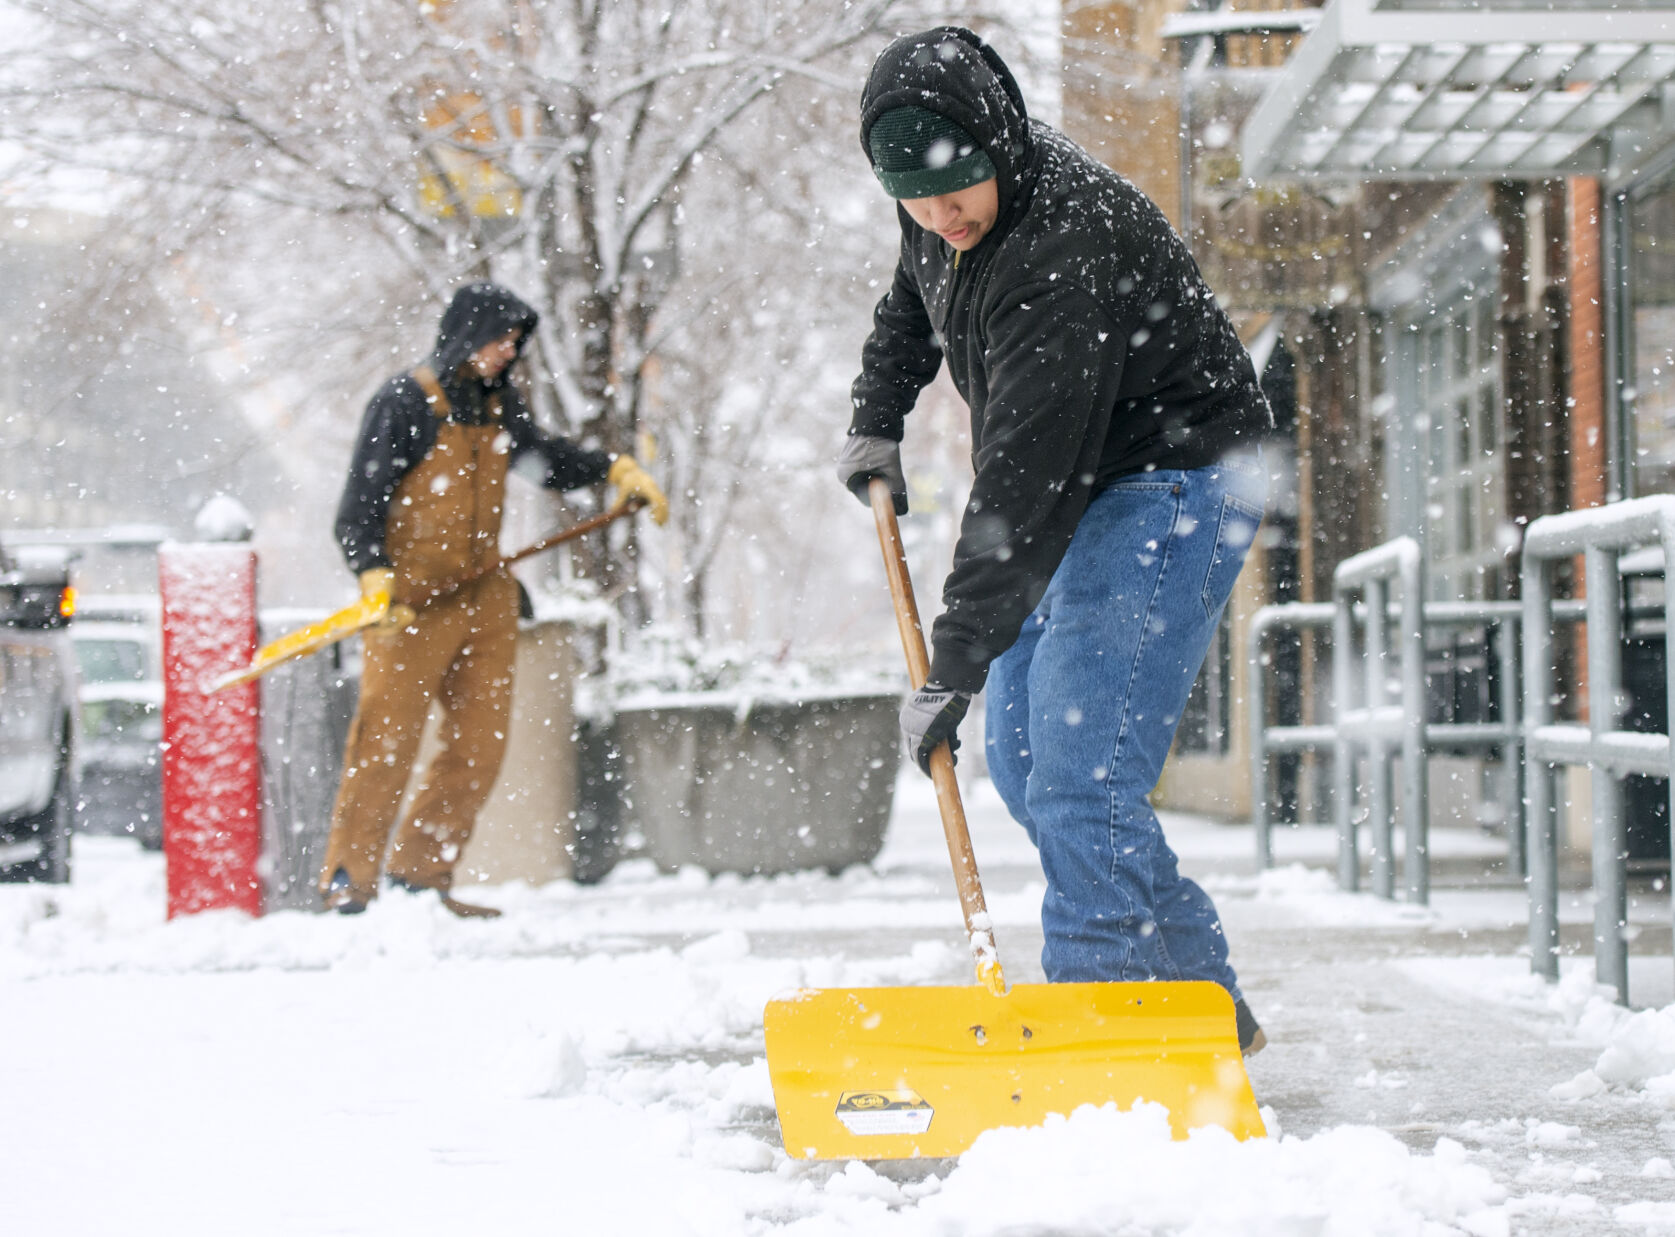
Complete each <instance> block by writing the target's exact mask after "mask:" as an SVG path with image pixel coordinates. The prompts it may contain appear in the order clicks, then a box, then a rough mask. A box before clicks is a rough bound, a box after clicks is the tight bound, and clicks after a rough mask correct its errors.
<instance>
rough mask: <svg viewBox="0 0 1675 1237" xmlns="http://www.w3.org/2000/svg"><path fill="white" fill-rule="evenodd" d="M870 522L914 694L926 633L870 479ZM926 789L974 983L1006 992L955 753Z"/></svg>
mask: <svg viewBox="0 0 1675 1237" xmlns="http://www.w3.org/2000/svg"><path fill="white" fill-rule="evenodd" d="M867 497H868V498H869V499H870V500H871V501H872V515H873V519H874V520H875V521H876V522H877V524H878V544H879V547H880V548H881V549H882V550H883V551H884V574H885V575H886V576H888V577H889V580H890V598H891V600H893V601H894V602H895V604H896V630H897V631H899V632H900V633H901V647H902V652H903V653H905V654H907V677H908V681H909V682H910V683H912V685H913V690H914V691H918V690H919V689H920V688H921V687H923V686H924V685H925V680H927V679H928V678H930V674H931V663H930V657H929V656H928V655H927V654H926V652H925V632H924V628H923V627H921V626H920V624H919V607H918V605H917V604H916V603H915V602H914V600H913V580H912V578H911V577H910V576H909V575H908V573H907V555H906V553H905V552H904V551H903V550H902V544H901V528H900V526H899V525H897V523H896V504H895V500H894V499H893V498H892V497H891V496H890V484H889V482H887V481H882V480H880V479H878V478H877V477H874V478H873V479H872V480H871V481H869V482H868V483H867ZM930 765H931V783H932V784H933V785H934V786H935V787H936V805H937V807H938V808H940V809H941V811H942V833H943V836H944V837H945V838H946V839H947V841H948V858H949V859H950V860H951V861H952V862H953V865H954V885H955V887H956V888H957V889H958V890H959V894H960V911H961V913H962V914H963V915H964V916H965V930H966V935H967V937H968V938H969V940H970V941H971V949H972V954H973V956H974V958H975V960H976V963H977V982H978V983H980V984H983V985H984V986H985V987H987V988H988V989H989V990H990V991H992V992H994V993H995V994H996V995H1000V994H1003V993H1004V992H1005V991H1006V979H1005V977H1004V976H1003V975H1002V973H1001V969H1000V958H999V956H998V955H997V954H996V952H995V943H994V927H993V925H992V924H991V923H990V922H989V908H988V906H987V904H986V903H985V902H984V901H983V881H982V878H981V877H979V876H978V874H977V856H976V855H974V854H973V853H972V850H971V830H970V829H969V828H968V827H967V826H966V823H965V807H964V805H963V804H961V802H960V784H959V781H958V780H957V779H956V778H955V776H954V753H953V752H952V751H951V750H950V748H949V746H948V744H946V743H939V744H938V745H937V747H936V750H935V751H933V752H932V753H931V759H930Z"/></svg>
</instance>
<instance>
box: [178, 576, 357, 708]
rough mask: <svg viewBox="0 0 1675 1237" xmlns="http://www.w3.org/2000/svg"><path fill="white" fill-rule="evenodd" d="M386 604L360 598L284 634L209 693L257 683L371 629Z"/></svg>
mask: <svg viewBox="0 0 1675 1237" xmlns="http://www.w3.org/2000/svg"><path fill="white" fill-rule="evenodd" d="M386 605H387V603H385V602H381V601H371V600H367V599H365V598H362V599H361V600H360V601H357V602H356V603H355V604H354V605H352V606H345V607H344V608H343V609H341V610H339V611H338V612H337V613H335V614H328V615H327V616H326V617H325V618H323V619H321V620H320V621H319V622H317V623H310V624H309V625H308V626H307V627H299V628H297V630H295V631H291V632H286V633H285V634H284V635H283V636H280V637H279V639H277V640H274V641H272V642H271V643H268V644H264V645H263V646H262V647H261V648H259V649H257V650H256V656H255V657H253V658H252V659H251V661H250V664H249V665H248V666H240V667H239V668H238V669H237V670H229V671H227V673H226V674H223V675H221V676H220V677H219V678H217V679H215V680H214V681H213V682H211V683H210V684H209V691H210V692H218V691H225V690H226V689H227V688H229V687H238V686H239V685H240V684H243V683H248V682H250V681H251V680H252V679H259V678H261V676H262V675H264V674H266V673H267V672H268V671H269V670H272V669H273V668H274V667H275V666H278V665H282V664H283V663H285V662H288V661H291V660H293V659H295V658H298V657H305V656H307V655H308V654H309V653H313V652H316V651H318V650H320V649H323V648H325V647H326V646H327V645H329V644H336V643H337V642H338V641H339V640H345V639H348V638H349V637H350V636H352V635H354V634H355V633H356V632H357V631H361V630H362V629H364V628H367V627H370V626H372V624H374V623H376V622H378V621H379V620H380V619H382V618H383V617H384V612H385V608H386Z"/></svg>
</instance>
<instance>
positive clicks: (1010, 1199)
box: [788, 1104, 1509, 1237]
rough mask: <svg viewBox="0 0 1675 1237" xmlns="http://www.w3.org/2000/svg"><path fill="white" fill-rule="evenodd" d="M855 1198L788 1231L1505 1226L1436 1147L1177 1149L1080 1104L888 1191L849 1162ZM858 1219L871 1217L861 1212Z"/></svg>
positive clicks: (1491, 1191)
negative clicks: (943, 1170)
mask: <svg viewBox="0 0 1675 1237" xmlns="http://www.w3.org/2000/svg"><path fill="white" fill-rule="evenodd" d="M826 1190H827V1192H828V1193H829V1194H830V1193H833V1192H835V1191H839V1190H842V1191H844V1192H846V1193H851V1194H852V1195H853V1196H854V1199H855V1202H854V1203H853V1204H852V1205H851V1206H848V1207H845V1208H844V1209H843V1215H842V1218H841V1220H840V1219H839V1218H838V1216H837V1215H835V1214H828V1215H827V1216H825V1217H822V1218H821V1219H819V1220H814V1221H810V1222H807V1223H804V1224H799V1225H793V1226H791V1228H790V1229H789V1230H788V1231H791V1232H796V1233H799V1234H801V1233H808V1234H817V1233H848V1232H856V1231H869V1232H874V1233H878V1234H881V1235H884V1237H896V1235H899V1237H917V1235H919V1234H925V1235H927V1237H929V1235H931V1234H954V1233H958V1234H967V1235H970V1237H981V1235H986V1234H995V1235H996V1237H998V1235H1000V1234H1011V1233H1025V1232H1028V1233H1169V1234H1178V1235H1180V1237H1198V1235H1202V1237H1212V1235H1213V1237H1221V1235H1223V1234H1228V1233H1239V1234H1244V1235H1247V1237H1262V1235H1264V1234H1296V1233H1356V1234H1366V1235H1368V1237H1376V1235H1379V1234H1392V1235H1394V1234H1423V1233H1443V1232H1459V1233H1469V1234H1474V1235H1480V1237H1490V1235H1491V1234H1502V1233H1506V1232H1508V1231H1509V1225H1508V1218H1507V1214H1506V1207H1505V1204H1506V1191H1505V1190H1504V1189H1503V1188H1502V1187H1500V1186H1499V1185H1497V1184H1496V1183H1495V1182H1494V1180H1493V1179H1492V1178H1491V1176H1490V1174H1489V1173H1488V1172H1487V1171H1486V1170H1485V1169H1483V1168H1482V1167H1480V1166H1478V1165H1475V1164H1473V1163H1472V1162H1471V1160H1470V1157H1469V1154H1468V1153H1467V1151H1466V1149H1465V1148H1464V1147H1463V1146H1461V1145H1460V1144H1459V1143H1457V1142H1454V1141H1453V1140H1451V1139H1446V1138H1444V1139H1441V1140H1440V1141H1439V1142H1438V1143H1437V1147H1436V1151H1435V1153H1434V1154H1432V1155H1420V1154H1415V1153H1414V1152H1412V1151H1410V1150H1409V1149H1408V1148H1406V1147H1405V1146H1403V1145H1402V1144H1401V1143H1400V1142H1398V1141H1397V1140H1396V1139H1395V1138H1394V1137H1392V1136H1391V1135H1389V1134H1386V1133H1384V1132H1383V1131H1381V1130H1375V1129H1371V1128H1369V1127H1366V1126H1340V1127H1339V1128H1337V1129H1333V1130H1328V1131H1326V1132H1324V1133H1321V1134H1318V1135H1316V1136H1314V1137H1313V1138H1307V1139H1297V1138H1284V1137H1282V1138H1267V1139H1254V1140H1252V1141H1250V1142H1245V1143H1240V1142H1237V1141H1236V1140H1234V1138H1233V1137H1232V1136H1231V1135H1229V1134H1227V1133H1225V1132H1224V1131H1221V1130H1201V1131H1198V1132H1197V1133H1195V1134H1194V1135H1193V1136H1192V1137H1191V1138H1190V1139H1187V1140H1186V1141H1183V1142H1176V1141H1173V1140H1172V1139H1171V1138H1170V1136H1169V1125H1168V1117H1167V1114H1166V1113H1165V1112H1164V1110H1163V1109H1161V1108H1159V1107H1157V1106H1156V1105H1150V1104H1146V1105H1140V1106H1137V1107H1136V1108H1135V1110H1134V1111H1132V1112H1126V1113H1125V1112H1119V1111H1117V1109H1116V1108H1115V1106H1113V1105H1106V1106H1105V1107H1104V1108H1098V1109H1095V1108H1091V1107H1089V1108H1082V1109H1079V1110H1078V1111H1076V1112H1075V1113H1073V1114H1071V1116H1070V1117H1069V1118H1068V1119H1066V1118H1051V1119H1049V1120H1048V1122H1047V1124H1046V1125H1044V1126H1042V1127H1040V1128H1037V1129H1027V1130H1025V1129H1003V1130H994V1131H991V1132H989V1133H986V1134H983V1135H982V1136H980V1137H979V1138H978V1140H977V1142H976V1144H975V1145H974V1146H973V1147H972V1148H971V1150H970V1151H968V1152H967V1153H966V1154H965V1155H964V1156H962V1157H961V1158H960V1161H959V1164H958V1166H957V1167H956V1168H954V1169H953V1170H952V1171H951V1172H950V1173H949V1174H948V1175H947V1177H946V1178H944V1179H937V1178H935V1177H932V1178H930V1179H928V1180H926V1181H923V1182H918V1183H915V1184H912V1185H909V1186H896V1185H893V1184H892V1183H890V1182H888V1181H886V1180H884V1179H883V1178H881V1177H879V1176H878V1175H877V1174H876V1173H875V1172H873V1171H872V1170H871V1169H869V1168H867V1167H866V1166H864V1165H861V1164H851V1165H849V1166H848V1167H847V1168H846V1169H845V1170H844V1172H843V1173H842V1174H841V1175H840V1176H838V1177H836V1178H834V1179H833V1180H832V1181H831V1182H829V1183H828V1184H827V1186H826ZM869 1212H870V1214H869Z"/></svg>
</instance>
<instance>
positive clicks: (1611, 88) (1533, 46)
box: [1241, 0, 1675, 180]
mask: <svg viewBox="0 0 1675 1237" xmlns="http://www.w3.org/2000/svg"><path fill="white" fill-rule="evenodd" d="M1672 140H1675V10H1671V9H1668V8H1661V9H1624V10H1612V9H1586V10H1583V9H1571V10H1567V11H1550V10H1531V9H1510V8H1502V9H1493V8H1481V9H1473V10H1465V9H1447V10H1436V9H1425V10H1414V9H1404V10H1396V11H1380V10H1379V9H1377V8H1376V7H1375V3H1374V0H1333V2H1332V3H1331V4H1330V5H1329V6H1328V7H1327V8H1325V9H1324V10H1322V11H1321V17H1320V22H1319V25H1318V26H1317V27H1316V28H1315V29H1314V31H1313V32H1312V33H1311V34H1310V35H1309V36H1308V37H1307V38H1306V39H1305V40H1304V41H1303V43H1302V44H1301V45H1300V46H1299V47H1298V49H1297V50H1296V52H1295V53H1293V55H1292V57H1291V60H1290V62H1289V63H1288V64H1287V65H1286V67H1285V69H1284V70H1283V71H1282V72H1281V73H1280V76H1279V79H1278V81H1276V83H1275V84H1274V86H1273V88H1272V89H1271V90H1270V91H1269V93H1268V94H1267V95H1266V96H1265V97H1264V99H1263V101H1262V103H1261V104H1260V105H1259V106H1258V107H1257V109H1256V111H1255V112H1254V113H1253V114H1252V115H1251V117H1250V119H1249V120H1248V121H1247V122H1246V124H1245V127H1244V132H1243V136H1242V139H1241V153H1242V156H1243V162H1244V167H1245V174H1246V175H1247V176H1249V177H1251V178H1252V179H1254V180H1270V179H1309V178H1331V179H1354V180H1455V179H1534V178H1542V177H1548V176H1564V175H1598V176H1604V177H1606V178H1607V179H1611V180H1621V179H1626V178H1628V177H1631V176H1632V175H1633V174H1634V173H1635V171H1636V169H1637V168H1638V167H1639V166H1641V165H1642V164H1643V163H1644V162H1645V161H1646V160H1647V159H1649V158H1650V157H1651V156H1653V155H1654V154H1655V153H1656V152H1657V150H1659V149H1661V148H1662V147H1663V146H1665V145H1667V144H1668V143H1669V142H1670V141H1672Z"/></svg>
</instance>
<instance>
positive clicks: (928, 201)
mask: <svg viewBox="0 0 1675 1237" xmlns="http://www.w3.org/2000/svg"><path fill="white" fill-rule="evenodd" d="M901 204H902V208H903V209H904V210H906V211H907V213H908V215H909V216H910V217H911V218H912V219H913V222H914V223H916V224H918V225H919V226H920V227H921V228H924V229H925V231H927V232H935V233H936V234H937V235H938V236H940V237H941V238H942V239H943V240H945V241H947V242H948V243H949V244H950V245H952V246H953V247H954V248H955V249H957V250H959V251H960V252H961V253H964V252H965V251H966V250H968V249H972V248H975V247H976V245H977V242H978V241H980V240H982V239H983V238H984V237H985V236H987V235H988V234H989V229H990V228H992V227H994V226H995V220H996V218H998V217H999V215H1000V189H999V188H998V187H997V185H996V182H995V178H994V177H993V176H991V177H989V179H988V180H983V181H978V182H977V183H976V184H975V185H972V186H971V187H970V188H968V189H961V190H960V191H959V192H958V193H943V194H938V195H937V196H936V197H934V198H903V199H901Z"/></svg>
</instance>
